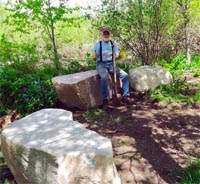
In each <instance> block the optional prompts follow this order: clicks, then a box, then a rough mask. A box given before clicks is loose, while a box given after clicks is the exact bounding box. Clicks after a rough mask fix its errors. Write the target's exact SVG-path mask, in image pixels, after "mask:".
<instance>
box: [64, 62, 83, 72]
mask: <svg viewBox="0 0 200 184" xmlns="http://www.w3.org/2000/svg"><path fill="white" fill-rule="evenodd" d="M80 68H81V64H80V62H79V61H77V60H71V61H70V62H69V64H68V66H67V72H68V73H69V74H71V73H77V72H80Z"/></svg>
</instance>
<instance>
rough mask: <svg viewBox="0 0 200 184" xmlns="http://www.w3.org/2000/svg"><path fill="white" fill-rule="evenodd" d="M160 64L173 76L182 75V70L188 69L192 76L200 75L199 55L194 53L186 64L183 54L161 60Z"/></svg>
mask: <svg viewBox="0 0 200 184" xmlns="http://www.w3.org/2000/svg"><path fill="white" fill-rule="evenodd" d="M161 65H162V66H163V67H164V68H165V69H167V70H169V71H170V72H171V73H172V75H173V76H174V77H176V76H182V75H183V71H185V70H189V71H191V72H193V73H194V76H196V77H198V76H199V75H200V72H199V68H200V56H197V55H194V56H192V57H191V64H187V62H186V58H185V55H183V54H180V55H177V56H176V57H175V58H173V59H172V60H171V61H170V62H167V61H166V60H162V61H161Z"/></svg>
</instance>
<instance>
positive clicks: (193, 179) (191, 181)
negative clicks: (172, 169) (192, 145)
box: [178, 158, 200, 184]
mask: <svg viewBox="0 0 200 184" xmlns="http://www.w3.org/2000/svg"><path fill="white" fill-rule="evenodd" d="M178 178H180V179H181V182H180V183H181V184H199V183H200V159H199V158H198V159H197V160H196V161H190V162H189V166H188V167H187V168H184V169H183V170H181V171H179V173H178Z"/></svg>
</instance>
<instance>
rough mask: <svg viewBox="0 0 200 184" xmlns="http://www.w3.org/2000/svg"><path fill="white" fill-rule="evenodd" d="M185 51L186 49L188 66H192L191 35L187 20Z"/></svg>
mask: <svg viewBox="0 0 200 184" xmlns="http://www.w3.org/2000/svg"><path fill="white" fill-rule="evenodd" d="M185 49H186V57H187V64H188V65H190V64H191V55H190V35H189V28H188V23H187V20H186V22H185Z"/></svg>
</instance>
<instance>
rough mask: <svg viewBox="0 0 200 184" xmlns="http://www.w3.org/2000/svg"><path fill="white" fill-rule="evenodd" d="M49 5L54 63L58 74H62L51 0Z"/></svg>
mask: <svg viewBox="0 0 200 184" xmlns="http://www.w3.org/2000/svg"><path fill="white" fill-rule="evenodd" d="M48 7H49V13H50V17H51V24H50V29H51V42H52V46H53V53H54V64H55V66H56V69H57V71H58V75H61V64H60V62H59V57H58V51H57V46H56V38H55V32H54V22H53V17H52V13H51V2H50V0H48Z"/></svg>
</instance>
